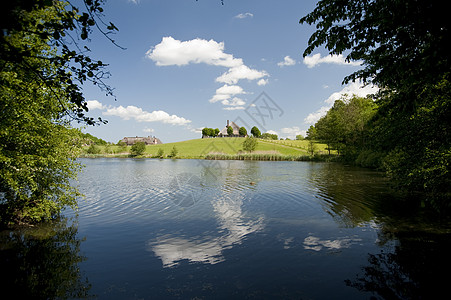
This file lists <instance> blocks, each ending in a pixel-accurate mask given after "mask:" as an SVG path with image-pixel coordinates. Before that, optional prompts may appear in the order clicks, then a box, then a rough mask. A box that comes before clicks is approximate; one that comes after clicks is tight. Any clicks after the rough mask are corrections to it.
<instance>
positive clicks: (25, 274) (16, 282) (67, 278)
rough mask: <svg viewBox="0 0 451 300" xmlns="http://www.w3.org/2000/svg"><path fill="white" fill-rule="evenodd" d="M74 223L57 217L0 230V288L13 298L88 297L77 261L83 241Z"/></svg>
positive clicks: (87, 286) (87, 283)
mask: <svg viewBox="0 0 451 300" xmlns="http://www.w3.org/2000/svg"><path fill="white" fill-rule="evenodd" d="M77 232H78V227H77V224H76V223H71V224H69V220H68V219H62V220H57V221H54V222H52V223H48V224H44V225H41V226H39V227H37V228H19V229H16V230H13V231H3V232H1V233H0V265H1V271H0V274H1V289H2V293H3V295H11V297H14V298H17V299H21V298H22V299H55V298H62V299H66V298H88V297H89V294H88V292H89V290H90V288H91V285H90V284H89V282H88V280H87V278H85V277H84V276H82V274H81V272H80V269H79V266H78V264H79V263H80V262H82V261H84V260H86V259H85V258H84V257H83V256H81V255H80V245H81V242H82V241H83V240H81V239H80V238H78V237H77Z"/></svg>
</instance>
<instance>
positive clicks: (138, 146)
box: [130, 142, 146, 156]
mask: <svg viewBox="0 0 451 300" xmlns="http://www.w3.org/2000/svg"><path fill="white" fill-rule="evenodd" d="M145 150H146V144H145V143H144V142H136V143H135V144H133V146H132V148H131V149H130V155H131V156H139V155H143V153H144V151H145Z"/></svg>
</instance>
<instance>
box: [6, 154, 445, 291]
mask: <svg viewBox="0 0 451 300" xmlns="http://www.w3.org/2000/svg"><path fill="white" fill-rule="evenodd" d="M81 161H82V163H84V164H85V165H86V168H85V170H84V172H83V173H82V174H80V176H79V182H78V184H79V186H80V190H81V192H82V193H83V194H85V196H86V197H85V199H80V201H79V211H78V214H77V215H76V214H74V213H73V212H71V211H67V212H65V217H66V218H65V219H63V220H61V222H59V223H52V224H48V225H46V226H42V227H41V228H39V229H35V230H31V231H34V232H33V233H32V234H31V233H30V232H24V231H23V230H21V231H13V232H4V233H3V234H2V236H1V238H2V240H1V244H0V245H1V248H0V250H1V252H0V253H1V255H2V264H4V266H6V268H5V269H4V271H3V272H2V273H3V275H4V277H5V278H7V279H4V280H3V283H4V285H5V287H9V288H12V287H15V288H17V287H20V288H21V290H23V291H26V293H28V295H31V296H33V295H41V297H42V298H65V297H69V298H86V297H94V298H98V299H368V298H370V297H376V298H380V299H383V298H385V299H398V298H399V299H412V298H422V297H427V298H429V297H430V296H433V295H434V294H435V293H440V292H442V290H444V289H445V287H446V282H447V280H446V279H447V278H446V276H443V275H439V274H440V272H443V271H444V270H446V271H447V268H448V267H449V266H450V265H451V264H450V258H449V255H448V254H447V253H448V250H449V245H450V234H449V230H448V228H449V227H448V226H447V225H444V224H443V222H438V221H437V220H433V221H431V220H427V219H426V218H425V217H424V216H423V215H420V214H417V212H416V210H414V209H410V208H409V203H408V202H407V203H406V202H403V199H400V197H401V196H399V195H397V193H396V192H395V191H393V190H391V189H390V188H389V185H388V182H387V180H386V179H385V178H384V177H383V176H382V174H380V173H378V172H374V171H370V170H366V169H359V168H353V167H349V166H344V165H340V164H333V163H312V162H255V161H204V160H139V159H83V160H81ZM395 203H396V205H395ZM399 203H401V204H399ZM30 270H31V271H30ZM56 274H59V275H56Z"/></svg>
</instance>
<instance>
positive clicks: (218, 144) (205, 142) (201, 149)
mask: <svg viewBox="0 0 451 300" xmlns="http://www.w3.org/2000/svg"><path fill="white" fill-rule="evenodd" d="M243 141H244V138H210V139H194V140H188V141H182V142H176V143H167V144H161V145H147V146H146V149H145V152H144V153H143V155H142V156H140V157H144V158H160V157H161V158H172V157H170V154H171V152H172V150H173V149H174V147H175V148H176V150H177V155H176V156H175V157H173V158H184V159H239V160H243V159H246V160H248V159H249V160H312V159H314V157H320V156H322V155H324V154H326V153H327V151H326V150H325V149H326V145H324V144H319V143H315V155H313V156H312V155H310V154H309V153H308V152H307V150H308V143H309V142H308V141H305V140H302V141H289V140H287V141H285V140H284V141H275V140H274V141H271V140H262V139H259V140H258V145H257V148H256V149H255V151H254V152H252V153H244V152H243V146H242V144H243ZM130 148H131V147H130V146H127V147H119V146H116V145H108V146H95V149H94V150H95V151H91V153H88V149H89V147H88V146H86V147H84V148H83V154H82V155H81V157H119V158H121V157H130ZM91 150H92V149H91ZM159 153H163V154H162V155H161V156H160V155H158V154H159Z"/></svg>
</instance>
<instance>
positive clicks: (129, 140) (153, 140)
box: [121, 136, 163, 146]
mask: <svg viewBox="0 0 451 300" xmlns="http://www.w3.org/2000/svg"><path fill="white" fill-rule="evenodd" d="M121 142H124V143H125V144H127V146H131V145H134V144H135V143H136V142H144V143H145V144H146V145H159V144H163V142H161V141H160V139H159V138H157V137H154V136H148V137H139V136H136V137H124V138H123V139H122V140H121Z"/></svg>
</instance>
